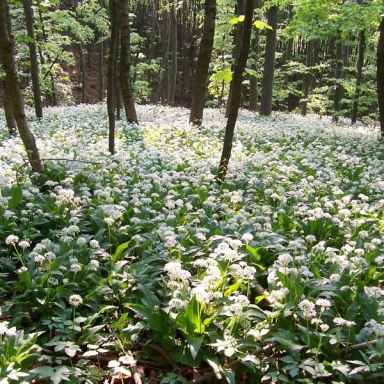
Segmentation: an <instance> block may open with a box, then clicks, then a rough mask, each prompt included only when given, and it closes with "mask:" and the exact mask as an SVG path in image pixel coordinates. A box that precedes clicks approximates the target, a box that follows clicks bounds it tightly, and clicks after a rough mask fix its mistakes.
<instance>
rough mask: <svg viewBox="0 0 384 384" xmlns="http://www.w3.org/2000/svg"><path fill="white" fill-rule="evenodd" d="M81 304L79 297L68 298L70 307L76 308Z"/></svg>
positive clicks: (81, 300)
mask: <svg viewBox="0 0 384 384" xmlns="http://www.w3.org/2000/svg"><path fill="white" fill-rule="evenodd" d="M82 303H83V299H82V297H81V296H80V295H71V296H69V304H71V305H72V306H74V307H78V306H79V305H80V304H82Z"/></svg>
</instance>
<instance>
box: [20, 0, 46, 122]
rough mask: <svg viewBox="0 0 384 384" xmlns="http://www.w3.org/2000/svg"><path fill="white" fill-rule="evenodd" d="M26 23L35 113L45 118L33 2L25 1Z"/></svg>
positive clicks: (38, 116)
mask: <svg viewBox="0 0 384 384" xmlns="http://www.w3.org/2000/svg"><path fill="white" fill-rule="evenodd" d="M23 6H24V14H25V23H26V25H27V33H28V37H29V38H30V39H31V41H29V42H28V48H29V57H30V61H31V76H32V89H33V101H34V103H35V113H36V117H37V118H39V119H40V118H42V117H43V103H42V101H41V91H40V82H39V64H38V61H37V51H36V40H35V31H34V27H33V11H32V3H31V0H23Z"/></svg>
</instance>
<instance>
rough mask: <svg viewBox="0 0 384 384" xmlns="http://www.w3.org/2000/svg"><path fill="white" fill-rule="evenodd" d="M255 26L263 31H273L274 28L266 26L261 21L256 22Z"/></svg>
mask: <svg viewBox="0 0 384 384" xmlns="http://www.w3.org/2000/svg"><path fill="white" fill-rule="evenodd" d="M254 26H255V27H256V28H257V29H261V30H263V29H264V28H268V29H270V30H271V31H273V28H272V27H271V26H270V25H268V24H265V23H263V22H262V21H260V20H256V21H255V22H254Z"/></svg>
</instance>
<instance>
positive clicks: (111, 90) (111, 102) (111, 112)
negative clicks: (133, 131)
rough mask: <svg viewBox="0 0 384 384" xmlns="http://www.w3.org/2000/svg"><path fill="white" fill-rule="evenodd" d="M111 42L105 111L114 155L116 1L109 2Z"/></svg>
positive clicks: (110, 144)
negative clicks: (106, 111)
mask: <svg viewBox="0 0 384 384" xmlns="http://www.w3.org/2000/svg"><path fill="white" fill-rule="evenodd" d="M109 12H110V23H111V27H110V28H111V41H110V44H109V55H108V70H107V110H108V123H109V152H111V154H112V155H113V154H114V153H115V125H116V119H115V105H116V95H115V56H116V41H117V40H118V10H117V0H110V1H109Z"/></svg>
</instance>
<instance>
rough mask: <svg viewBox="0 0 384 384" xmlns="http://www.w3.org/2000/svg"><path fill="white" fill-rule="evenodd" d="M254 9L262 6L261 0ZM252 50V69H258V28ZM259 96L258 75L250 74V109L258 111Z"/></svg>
mask: <svg viewBox="0 0 384 384" xmlns="http://www.w3.org/2000/svg"><path fill="white" fill-rule="evenodd" d="M253 7H254V9H258V8H260V0H254V1H253ZM251 50H252V53H253V59H254V62H253V63H252V64H251V69H252V70H254V71H257V65H256V63H257V60H258V58H259V53H260V30H259V29H258V28H256V31H255V38H254V39H253V40H252V44H251ZM258 98H259V84H258V78H257V77H256V76H250V78H249V110H250V111H257V101H258Z"/></svg>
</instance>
